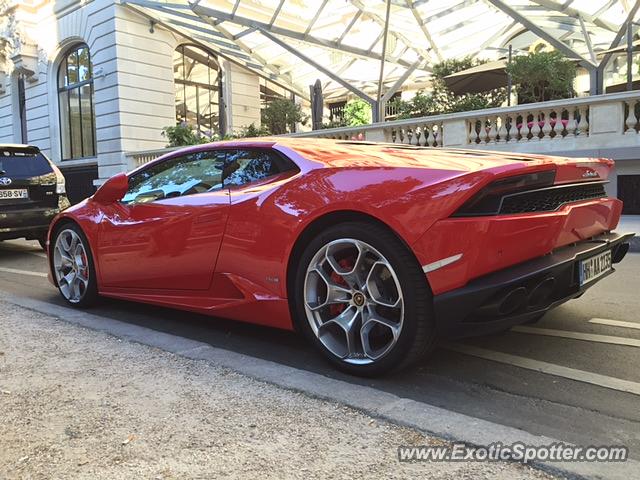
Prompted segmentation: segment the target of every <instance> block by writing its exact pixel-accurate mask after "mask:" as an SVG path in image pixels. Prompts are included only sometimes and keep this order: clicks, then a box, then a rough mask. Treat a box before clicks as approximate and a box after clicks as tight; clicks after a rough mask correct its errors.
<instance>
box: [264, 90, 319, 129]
mask: <svg viewBox="0 0 640 480" xmlns="http://www.w3.org/2000/svg"><path fill="white" fill-rule="evenodd" d="M308 118H309V117H308V116H307V115H305V114H304V113H302V108H301V107H300V105H297V104H296V103H294V102H293V101H292V100H289V99H286V98H277V99H275V100H273V101H271V102H269V104H268V105H267V107H266V108H265V109H264V110H262V125H264V127H265V128H266V129H267V131H268V132H269V133H271V134H272V135H282V134H284V133H289V132H292V131H293V130H294V129H295V124H296V123H302V124H306V123H307V120H308Z"/></svg>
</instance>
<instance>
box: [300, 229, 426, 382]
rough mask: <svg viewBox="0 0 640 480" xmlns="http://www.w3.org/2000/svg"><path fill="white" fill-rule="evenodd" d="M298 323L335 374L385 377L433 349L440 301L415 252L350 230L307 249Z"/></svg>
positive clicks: (386, 234) (390, 237) (370, 232)
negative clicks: (435, 312)
mask: <svg viewBox="0 0 640 480" xmlns="http://www.w3.org/2000/svg"><path fill="white" fill-rule="evenodd" d="M293 289H294V292H293V295H292V300H293V309H294V315H295V317H296V322H297V325H298V327H299V328H300V330H302V331H303V332H304V334H305V336H306V337H307V338H309V340H310V341H311V342H312V343H313V344H314V345H315V346H316V348H318V349H319V350H320V352H321V353H322V354H323V355H324V357H325V358H326V359H327V360H329V362H331V363H332V364H333V365H334V366H335V367H337V368H338V369H340V370H342V371H345V372H347V373H350V374H353V375H360V376H377V375H382V374H384V373H386V372H389V371H391V370H396V369H401V368H405V367H407V366H409V365H411V364H413V363H415V362H416V361H418V360H419V359H421V358H422V357H424V356H425V354H426V353H427V352H428V351H429V350H430V349H431V348H432V346H433V344H434V340H435V328H434V321H433V311H432V293H431V290H430V288H429V285H428V284H427V281H426V278H425V275H424V273H423V272H422V269H421V268H420V265H418V262H417V261H416V259H415V257H414V256H413V254H412V253H411V252H410V251H409V250H408V248H407V247H406V246H405V245H404V244H403V243H402V242H401V241H400V240H399V239H398V238H397V237H396V236H395V235H394V234H392V233H391V232H390V231H388V230H387V229H386V228H384V227H381V226H378V225H375V224H372V223H366V222H349V223H342V224H338V225H335V226H333V227H330V228H328V229H326V230H324V231H323V232H321V233H320V234H318V235H317V236H316V237H315V238H314V239H313V240H312V241H311V242H310V243H309V244H308V245H307V246H306V248H305V249H304V252H303V253H302V255H301V258H300V262H299V265H298V268H297V271H296V276H295V282H294V284H293Z"/></svg>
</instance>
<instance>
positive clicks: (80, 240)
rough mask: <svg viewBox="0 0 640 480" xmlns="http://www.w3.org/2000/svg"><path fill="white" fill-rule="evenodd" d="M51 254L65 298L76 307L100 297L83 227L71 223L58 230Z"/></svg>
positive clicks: (56, 277)
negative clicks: (81, 229) (82, 230)
mask: <svg viewBox="0 0 640 480" xmlns="http://www.w3.org/2000/svg"><path fill="white" fill-rule="evenodd" d="M52 254H53V258H52V270H53V273H54V275H55V280H56V284H57V285H58V289H59V290H60V293H61V294H62V296H63V297H64V299H65V300H66V301H67V302H69V303H71V304H72V305H76V306H87V305H88V304H89V303H91V302H93V300H94V299H95V297H96V296H97V293H96V291H97V288H96V281H95V278H94V277H95V274H94V272H93V259H92V257H91V253H90V251H89V247H88V244H87V241H86V238H85V237H84V235H83V234H82V232H81V231H80V229H79V228H77V227H76V226H75V225H69V226H67V227H66V228H62V229H61V230H59V231H58V232H57V233H56V235H55V243H54V246H53V250H52Z"/></svg>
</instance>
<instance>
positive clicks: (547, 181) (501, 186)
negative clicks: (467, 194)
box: [453, 170, 556, 217]
mask: <svg viewBox="0 0 640 480" xmlns="http://www.w3.org/2000/svg"><path fill="white" fill-rule="evenodd" d="M555 177H556V171H555V170H546V171H544V172H537V173H528V174H526V175H517V176H514V177H507V178H503V179H500V180H496V181H494V182H491V183H490V184H489V185H487V186H486V187H484V188H483V189H482V190H480V191H479V192H478V193H476V194H475V195H474V196H473V197H471V198H470V199H469V200H467V201H466V202H465V203H464V204H463V205H462V207H460V209H458V211H456V213H454V214H453V216H454V217H472V216H478V215H497V214H498V212H499V211H500V204H501V202H502V198H503V197H504V196H506V195H509V194H512V193H517V192H524V191H527V190H533V189H537V188H544V187H551V186H552V185H553V183H554V181H555Z"/></svg>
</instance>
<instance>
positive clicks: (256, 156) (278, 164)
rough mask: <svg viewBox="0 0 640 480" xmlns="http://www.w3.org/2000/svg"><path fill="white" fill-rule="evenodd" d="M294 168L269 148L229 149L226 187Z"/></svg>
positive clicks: (224, 176) (226, 165) (225, 170)
mask: <svg viewBox="0 0 640 480" xmlns="http://www.w3.org/2000/svg"><path fill="white" fill-rule="evenodd" d="M291 168H293V166H292V165H289V163H288V162H287V161H285V160H284V159H283V158H281V157H280V156H278V155H277V154H275V153H273V152H270V151H268V150H229V151H228V152H227V161H226V164H225V167H224V175H223V178H224V185H225V187H234V186H240V185H245V184H247V183H250V182H255V181H256V180H262V179H263V178H267V177H270V176H271V175H275V174H278V173H281V172H284V171H287V170H290V169H291Z"/></svg>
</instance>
